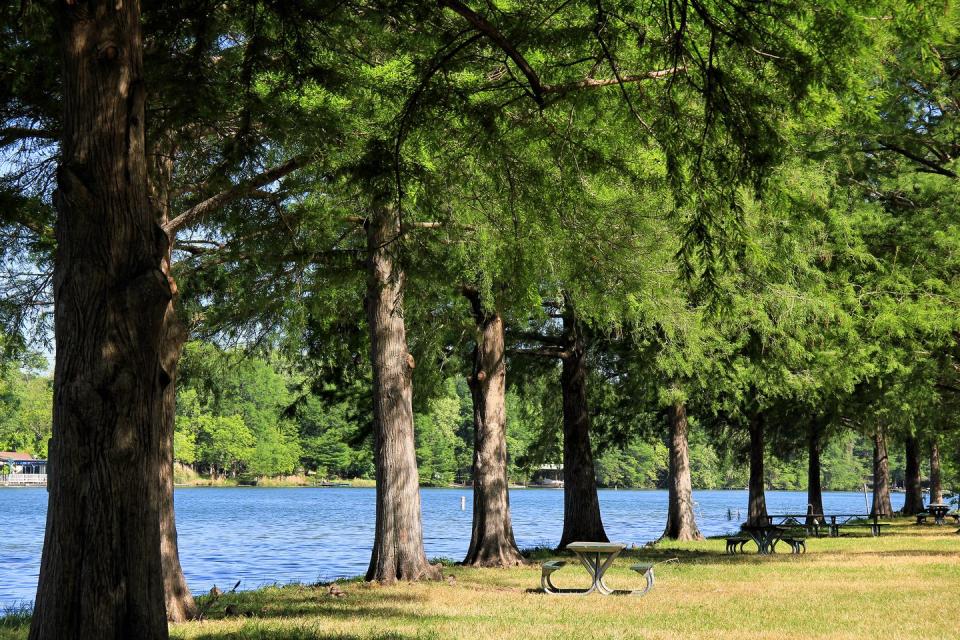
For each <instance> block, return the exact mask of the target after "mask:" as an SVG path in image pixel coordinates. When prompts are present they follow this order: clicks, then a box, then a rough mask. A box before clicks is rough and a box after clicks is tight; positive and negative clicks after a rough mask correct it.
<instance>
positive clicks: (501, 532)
mask: <svg viewBox="0 0 960 640" xmlns="http://www.w3.org/2000/svg"><path fill="white" fill-rule="evenodd" d="M468 297H470V296H468ZM470 301H471V303H473V307H474V317H475V318H476V320H477V329H478V336H477V346H476V348H475V349H474V358H473V375H471V376H470V394H471V397H472V398H473V429H474V449H473V530H472V532H471V534H470V547H469V549H467V556H466V558H464V560H463V564H468V565H473V566H477V567H510V566H516V565H518V564H523V558H522V556H521V555H520V550H519V549H518V548H517V543H516V541H515V540H514V537H513V525H512V524H511V521H510V494H509V492H508V490H507V484H508V479H507V424H506V418H507V412H506V379H507V367H506V360H505V350H504V340H503V320H502V319H501V317H500V315H499V314H497V313H489V312H486V311H484V310H483V308H482V306H481V305H480V299H479V296H476V295H474V296H472V297H470Z"/></svg>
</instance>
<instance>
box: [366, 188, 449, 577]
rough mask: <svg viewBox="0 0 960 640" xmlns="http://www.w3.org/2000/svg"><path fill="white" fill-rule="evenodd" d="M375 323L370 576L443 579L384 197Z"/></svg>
mask: <svg viewBox="0 0 960 640" xmlns="http://www.w3.org/2000/svg"><path fill="white" fill-rule="evenodd" d="M366 227H367V229H366V231H367V269H368V273H367V299H366V306H367V323H368V327H369V331H370V360H371V362H372V365H373V423H374V424H373V434H374V443H373V453H374V463H375V467H376V479H377V514H376V528H375V536H374V543H373V552H372V554H371V556H370V567H369V568H368V569H367V580H376V581H379V582H394V581H396V580H420V579H422V578H439V577H440V570H439V568H438V567H434V566H432V565H431V564H429V563H428V562H427V556H426V554H425V553H424V550H423V529H422V524H421V517H420V487H419V476H418V474H417V459H416V448H415V443H414V434H413V382H412V377H413V369H414V366H415V363H414V360H413V356H412V355H410V353H409V352H408V350H407V334H406V327H405V325H404V320H403V289H404V273H403V270H402V268H401V267H400V266H399V265H398V264H397V261H396V251H397V246H398V244H399V243H398V239H399V235H400V220H399V217H398V216H397V214H396V211H395V209H394V208H393V206H392V205H391V204H389V203H388V202H387V199H386V198H384V199H382V200H380V201H379V202H376V203H375V204H374V207H373V211H372V214H371V216H370V218H369V219H368V221H367V225H366Z"/></svg>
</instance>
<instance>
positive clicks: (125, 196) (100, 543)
mask: <svg viewBox="0 0 960 640" xmlns="http://www.w3.org/2000/svg"><path fill="white" fill-rule="evenodd" d="M55 6H56V9H55V11H56V13H57V15H56V19H57V29H58V36H59V39H60V44H61V51H62V60H63V103H64V127H63V140H62V144H61V163H60V166H59V168H58V171H57V193H56V196H55V202H56V207H57V225H56V240H57V249H56V255H55V260H54V273H53V289H54V335H55V339H56V345H57V350H56V364H55V371H54V407H53V437H52V439H51V445H50V451H49V458H50V475H49V476H48V491H49V494H50V495H49V502H48V508H47V525H46V535H45V538H44V545H43V556H42V560H41V564H40V579H39V585H38V587H37V598H36V604H35V608H34V613H33V619H32V623H31V628H30V636H29V637H30V639H31V640H47V639H54V638H56V639H63V638H76V639H87V638H90V639H98V640H101V639H116V640H121V639H126V638H139V639H144V640H153V639H165V638H167V621H166V616H165V615H164V594H163V574H162V567H161V559H160V515H159V509H158V501H159V494H160V483H159V478H160V455H159V447H158V442H159V436H160V434H159V420H158V419H157V416H158V415H160V413H161V412H162V410H163V396H164V393H165V391H166V389H167V387H168V385H169V383H170V380H169V379H168V377H167V375H166V374H165V372H164V371H163V368H162V365H161V354H160V342H161V339H162V332H163V318H164V313H165V310H166V308H167V305H168V304H169V302H170V299H171V292H170V289H169V286H168V283H167V279H166V277H165V276H164V273H163V260H164V257H165V256H166V253H167V243H166V235H165V234H164V233H163V231H162V229H161V227H160V224H159V223H160V220H159V216H158V214H157V211H156V210H155V209H154V208H153V207H151V205H150V202H149V197H148V187H147V163H146V154H145V150H144V134H143V118H144V90H143V79H142V49H143V45H142V40H141V34H140V6H139V3H138V2H137V0H130V1H128V2H122V3H114V2H109V3H105V2H89V3H66V2H64V3H57V4H56V5H55Z"/></svg>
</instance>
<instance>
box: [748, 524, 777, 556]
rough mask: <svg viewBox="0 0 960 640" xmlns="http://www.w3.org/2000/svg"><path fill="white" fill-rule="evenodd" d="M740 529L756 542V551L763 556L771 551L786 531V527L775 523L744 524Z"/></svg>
mask: <svg viewBox="0 0 960 640" xmlns="http://www.w3.org/2000/svg"><path fill="white" fill-rule="evenodd" d="M740 530H741V531H743V532H744V533H746V534H747V535H748V536H750V539H751V540H753V541H754V542H755V543H757V553H759V554H760V555H764V556H765V555H768V554H771V553H773V548H774V547H775V546H776V545H777V542H779V540H780V538H781V537H783V534H784V533H786V531H787V529H786V527H781V526H780V525H776V524H744V525H741V526H740Z"/></svg>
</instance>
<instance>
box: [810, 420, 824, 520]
mask: <svg viewBox="0 0 960 640" xmlns="http://www.w3.org/2000/svg"><path fill="white" fill-rule="evenodd" d="M822 434H823V429H822V428H821V426H820V424H818V423H816V422H815V423H814V424H813V425H812V426H811V427H810V441H809V443H808V453H809V459H808V461H807V513H809V514H819V515H822V514H823V488H822V486H821V484H820V452H821V450H822V446H823V443H822V442H821V437H822ZM818 522H821V523H822V522H823V518H812V517H808V518H807V524H808V525H813V524H817V523H818Z"/></svg>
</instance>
